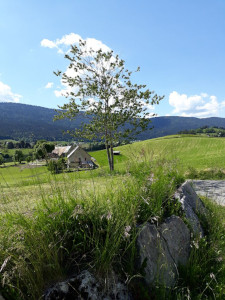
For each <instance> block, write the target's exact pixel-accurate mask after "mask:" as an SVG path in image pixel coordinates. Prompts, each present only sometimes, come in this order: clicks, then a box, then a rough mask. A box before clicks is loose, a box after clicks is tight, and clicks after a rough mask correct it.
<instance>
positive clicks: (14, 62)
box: [0, 0, 225, 117]
mask: <svg viewBox="0 0 225 300" xmlns="http://www.w3.org/2000/svg"><path fill="white" fill-rule="evenodd" d="M75 35H79V36H80V37H82V38H83V39H85V40H86V39H87V38H89V39H90V38H92V39H93V40H91V41H92V42H93V43H94V44H98V43H99V42H98V41H101V43H102V44H104V45H106V46H108V47H109V48H111V49H112V50H114V51H115V52H116V53H118V54H119V56H120V57H121V58H123V59H124V60H125V62H126V67H127V68H128V69H129V70H135V69H136V68H137V67H138V66H140V68H141V71H140V72H139V73H137V75H136V76H135V81H136V82H138V83H143V84H147V87H148V88H150V89H151V90H154V91H155V92H157V93H158V94H159V95H165V98H164V100H163V101H162V102H161V104H160V105H158V106H155V107H154V108H153V109H152V111H154V112H155V113H157V114H158V115H160V116H163V115H180V116H196V117H209V116H219V117H225V0H214V1H212V0H157V1H151V0H139V1H137V0H136V1H134V0H112V1H110V0H108V1H105V0H89V1H84V0H45V1H44V0H39V1H36V0H0V38H1V42H0V101H1V102H6V101H11V102H19V103H26V104H32V105H38V106H44V107H49V108H56V107H57V105H62V104H63V103H65V102H66V99H65V98H64V97H59V94H60V91H61V90H62V89H64V88H65V87H62V86H61V83H60V80H59V78H58V77H56V76H55V75H54V74H53V71H56V70H62V71H65V70H66V68H67V62H66V60H65V58H64V54H63V53H61V52H62V50H65V49H66V48H67V47H68V46H66V45H65V43H66V44H67V43H69V42H70V41H74V37H75Z"/></svg>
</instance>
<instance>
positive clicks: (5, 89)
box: [0, 81, 22, 102]
mask: <svg viewBox="0 0 225 300" xmlns="http://www.w3.org/2000/svg"><path fill="white" fill-rule="evenodd" d="M21 98H22V96H21V95H19V94H15V93H13V92H12V91H11V87H10V86H9V85H7V84H4V83H3V82H1V81H0V102H19V101H20V99H21Z"/></svg>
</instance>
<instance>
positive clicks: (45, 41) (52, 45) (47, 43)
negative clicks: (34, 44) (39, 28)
mask: <svg viewBox="0 0 225 300" xmlns="http://www.w3.org/2000/svg"><path fill="white" fill-rule="evenodd" d="M41 46H42V47H47V48H56V44H55V43H54V42H53V41H50V40H48V39H43V40H42V41H41Z"/></svg>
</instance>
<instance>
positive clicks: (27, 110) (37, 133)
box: [0, 102, 225, 141]
mask: <svg viewBox="0 0 225 300" xmlns="http://www.w3.org/2000/svg"><path fill="white" fill-rule="evenodd" d="M56 114H57V112H56V110H55V109H50V108H45V107H40V106H33V105H28V104H20V103H4V102H1V103H0V139H16V140H19V139H20V140H21V139H24V140H35V139H36V140H37V139H46V140H52V141H54V140H70V139H71V136H69V135H64V134H63V131H66V130H68V129H70V130H71V129H73V128H77V127H79V126H80V125H81V122H82V121H84V116H83V114H82V113H80V114H79V115H78V116H77V118H76V120H73V121H70V120H67V119H64V120H59V121H53V117H54V116H55V115H56ZM202 126H209V127H211V126H218V127H225V118H217V117H213V118H204V119H198V118H193V117H177V116H166V117H156V118H153V119H152V123H151V125H150V126H149V129H148V130H146V131H145V132H143V133H141V134H140V135H138V136H137V140H146V139H151V138H156V137H161V136H165V135H170V134H176V133H178V132H179V131H181V130H185V129H187V130H190V129H196V128H199V127H202ZM151 127H154V128H153V129H152V130H151V129H150V128H151Z"/></svg>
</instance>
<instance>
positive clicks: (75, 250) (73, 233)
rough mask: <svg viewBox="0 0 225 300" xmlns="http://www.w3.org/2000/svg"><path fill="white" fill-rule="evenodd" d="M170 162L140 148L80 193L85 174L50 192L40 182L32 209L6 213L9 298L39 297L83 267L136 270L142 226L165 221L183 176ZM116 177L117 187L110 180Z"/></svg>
mask: <svg viewBox="0 0 225 300" xmlns="http://www.w3.org/2000/svg"><path fill="white" fill-rule="evenodd" d="M165 163H166V162H165V161H164V162H160V163H159V164H158V165H157V166H156V165H154V164H150V163H149V160H148V159H147V158H146V154H142V156H141V157H139V159H137V160H135V162H133V163H131V164H128V165H127V169H126V171H124V170H123V172H122V174H120V173H118V171H117V172H115V173H114V174H109V173H107V172H105V174H104V177H107V178H108V180H107V181H104V183H105V184H106V187H105V189H104V190H100V191H99V190H98V189H95V179H96V177H95V176H94V177H93V178H92V179H91V180H92V182H93V188H92V189H90V190H87V189H85V188H84V190H83V192H82V190H81V189H79V191H76V188H77V187H78V185H79V184H82V180H81V181H80V182H79V180H74V181H73V182H72V183H68V181H66V179H65V181H61V184H60V185H59V182H58V180H57V179H56V180H55V181H54V180H52V181H51V196H50V197H48V196H46V195H45V193H44V191H43V193H42V192H41V191H42V186H41V185H40V198H41V199H40V200H39V201H38V202H37V203H38V204H37V206H36V208H35V210H33V211H32V212H30V213H28V214H26V213H23V214H21V213H15V212H10V211H8V212H7V213H5V214H4V213H2V215H1V217H0V218H1V229H0V230H1V231H0V261H1V268H0V269H1V271H0V278H1V289H2V290H3V294H4V295H5V296H6V298H7V297H8V299H39V297H41V295H42V293H43V292H44V290H45V288H47V287H48V286H49V285H51V284H52V283H54V282H56V281H57V280H60V279H63V278H66V277H67V276H68V274H71V273H77V272H79V271H80V270H82V269H85V268H88V269H91V270H92V271H93V272H94V273H95V274H97V275H98V276H101V277H103V278H107V276H108V275H107V274H109V273H111V271H112V270H115V271H116V272H117V273H118V274H119V275H120V276H121V277H124V279H125V280H126V279H128V278H131V277H132V276H134V275H135V272H137V271H136V270H135V269H134V257H135V251H134V245H135V238H136V235H137V232H136V230H137V225H138V224H141V223H143V222H146V221H148V220H150V219H152V218H153V217H154V216H157V219H158V220H159V221H160V220H163V218H164V217H165V211H166V210H167V211H168V209H169V210H170V206H169V205H167V203H169V199H170V197H171V196H172V194H173V192H174V190H175V188H176V187H177V186H178V185H179V184H180V182H181V181H182V180H183V179H182V177H180V175H179V173H178V172H177V171H175V169H174V168H173V167H172V165H171V163H167V166H166V167H165ZM163 166H164V167H163ZM103 172H104V171H103ZM124 174H126V176H124ZM117 176H119V178H120V185H119V186H118V181H116V185H117V186H115V184H113V182H114V181H113V180H114V179H115V178H116V177H117ZM173 209H174V208H173ZM168 213H169V212H168ZM128 254H129V255H128ZM128 257H130V259H128Z"/></svg>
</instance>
